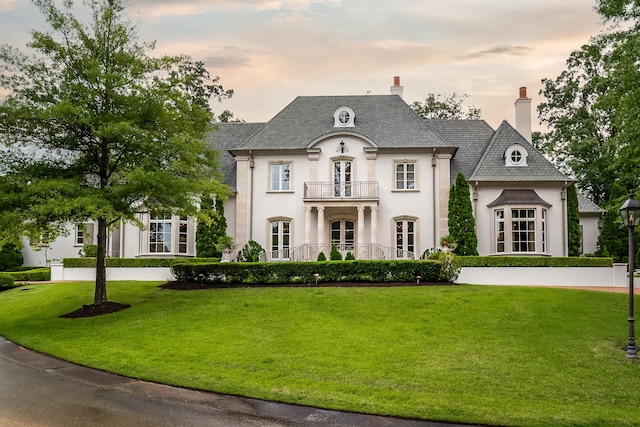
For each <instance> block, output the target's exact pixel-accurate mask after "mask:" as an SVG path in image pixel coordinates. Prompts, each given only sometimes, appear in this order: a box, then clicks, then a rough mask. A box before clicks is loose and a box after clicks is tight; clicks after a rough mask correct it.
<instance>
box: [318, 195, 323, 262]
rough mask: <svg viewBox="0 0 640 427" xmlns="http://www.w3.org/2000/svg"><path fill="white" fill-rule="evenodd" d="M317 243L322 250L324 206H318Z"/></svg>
mask: <svg viewBox="0 0 640 427" xmlns="http://www.w3.org/2000/svg"><path fill="white" fill-rule="evenodd" d="M317 209H318V245H319V246H320V249H319V250H320V251H322V250H324V206H318V208H317Z"/></svg>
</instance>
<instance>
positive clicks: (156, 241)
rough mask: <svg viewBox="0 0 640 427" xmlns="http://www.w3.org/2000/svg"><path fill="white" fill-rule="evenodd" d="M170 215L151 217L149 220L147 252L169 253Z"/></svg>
mask: <svg viewBox="0 0 640 427" xmlns="http://www.w3.org/2000/svg"><path fill="white" fill-rule="evenodd" d="M171 228H172V227H171V215H151V217H150V218H149V252H150V253H166V252H171Z"/></svg>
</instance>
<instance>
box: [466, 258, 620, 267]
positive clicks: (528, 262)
mask: <svg viewBox="0 0 640 427" xmlns="http://www.w3.org/2000/svg"><path fill="white" fill-rule="evenodd" d="M458 259H459V260H460V263H461V264H462V267H611V266H613V258H595V257H521V256H460V257H458Z"/></svg>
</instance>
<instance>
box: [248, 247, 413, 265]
mask: <svg viewBox="0 0 640 427" xmlns="http://www.w3.org/2000/svg"><path fill="white" fill-rule="evenodd" d="M335 246H336V248H338V251H339V252H340V254H341V255H342V259H344V258H345V257H346V256H347V254H348V253H349V252H351V253H352V254H353V256H354V258H355V259H366V260H376V259H379V260H396V259H416V254H415V253H413V252H410V251H405V250H402V249H397V248H390V247H387V246H382V245H379V244H363V245H354V244H339V245H335ZM320 252H323V253H324V255H325V257H326V258H327V259H330V257H331V245H329V244H325V245H318V244H315V245H301V246H296V247H295V248H290V249H283V250H276V251H267V252H265V253H262V254H260V261H261V262H267V261H270V262H279V261H316V260H317V259H318V255H319V254H320Z"/></svg>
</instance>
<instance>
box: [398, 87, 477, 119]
mask: <svg viewBox="0 0 640 427" xmlns="http://www.w3.org/2000/svg"><path fill="white" fill-rule="evenodd" d="M468 97H469V95H468V94H466V93H465V94H462V95H459V94H457V93H455V92H454V93H453V94H451V95H448V96H444V95H436V94H434V93H429V94H428V95H427V97H426V98H425V100H424V102H419V101H415V102H414V103H413V104H411V105H410V107H411V109H413V111H415V112H416V114H417V115H419V116H420V117H422V118H423V119H452V120H453V119H467V120H477V119H480V116H481V114H482V111H481V110H480V108H477V107H475V106H473V105H471V106H468V107H467V111H466V112H465V111H464V110H463V108H462V104H463V103H464V101H465V99H467V98H468Z"/></svg>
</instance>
